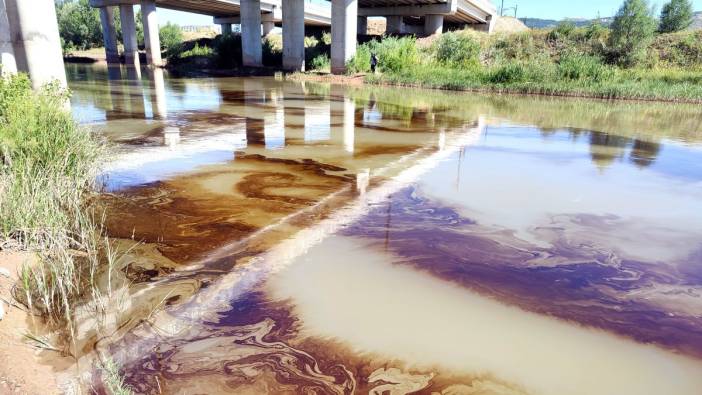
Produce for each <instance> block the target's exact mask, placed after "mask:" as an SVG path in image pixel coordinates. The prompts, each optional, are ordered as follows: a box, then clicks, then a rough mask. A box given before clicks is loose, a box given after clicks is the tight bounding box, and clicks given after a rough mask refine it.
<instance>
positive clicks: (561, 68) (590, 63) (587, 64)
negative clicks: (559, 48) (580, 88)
mask: <svg viewBox="0 0 702 395" xmlns="http://www.w3.org/2000/svg"><path fill="white" fill-rule="evenodd" d="M558 72H559V74H560V76H561V77H563V78H567V79H569V80H580V79H589V80H593V81H602V80H606V79H607V78H609V77H610V76H611V75H612V73H611V69H609V68H608V67H607V66H605V65H604V64H602V61H601V60H600V59H599V58H597V57H594V56H588V55H582V54H577V53H570V54H566V55H564V56H563V57H562V58H561V60H560V62H559V63H558Z"/></svg>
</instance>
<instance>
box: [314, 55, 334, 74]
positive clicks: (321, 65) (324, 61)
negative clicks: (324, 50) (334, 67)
mask: <svg viewBox="0 0 702 395" xmlns="http://www.w3.org/2000/svg"><path fill="white" fill-rule="evenodd" d="M309 65H310V70H319V71H328V70H329V69H330V68H331V61H330V59H329V55H327V54H321V55H317V56H315V57H314V58H313V59H312V61H311V62H309Z"/></svg>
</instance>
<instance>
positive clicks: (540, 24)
mask: <svg viewBox="0 0 702 395" xmlns="http://www.w3.org/2000/svg"><path fill="white" fill-rule="evenodd" d="M612 19H613V18H611V17H610V18H600V19H599V22H600V23H602V24H604V25H609V24H610V23H612ZM519 20H520V21H522V22H524V24H525V25H527V26H528V27H529V28H531V29H549V28H552V27H556V26H557V25H558V24H559V23H560V22H561V21H557V20H555V19H541V18H519ZM567 20H568V21H570V22H573V23H574V24H575V25H576V26H587V25H589V24H591V23H592V22H593V21H595V19H567ZM690 28H691V29H693V30H700V29H702V11H698V12H696V13H695V16H694V21H693V22H692V26H691V27H690Z"/></svg>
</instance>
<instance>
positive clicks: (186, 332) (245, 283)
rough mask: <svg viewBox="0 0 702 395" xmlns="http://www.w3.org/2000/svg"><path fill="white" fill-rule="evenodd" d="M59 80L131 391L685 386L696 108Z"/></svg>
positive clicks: (240, 81)
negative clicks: (105, 262) (88, 180)
mask: <svg viewBox="0 0 702 395" xmlns="http://www.w3.org/2000/svg"><path fill="white" fill-rule="evenodd" d="M67 73H68V76H69V86H70V87H71V89H72V90H73V96H72V99H71V101H72V111H73V113H74V115H75V117H76V118H77V119H78V120H79V121H80V122H81V123H82V124H84V125H85V126H86V127H89V128H91V129H92V130H94V132H95V133H100V134H101V135H103V136H105V138H106V139H107V140H108V141H110V142H111V144H112V145H113V147H114V151H115V154H114V156H113V157H112V158H110V161H109V163H108V164H107V165H106V168H105V173H104V174H103V175H102V176H101V179H100V180H101V182H102V183H103V186H104V193H102V196H101V198H100V200H101V201H102V204H104V207H105V208H106V222H105V226H106V229H107V232H108V234H109V235H110V237H111V239H112V240H114V245H115V249H116V251H117V253H116V254H117V256H118V259H117V262H118V263H117V265H118V267H117V268H116V271H115V274H110V275H109V276H107V279H106V280H105V287H106V289H108V290H109V293H110V294H111V296H110V297H111V298H112V299H111V300H112V302H111V303H110V305H109V307H107V308H105V309H104V310H105V311H106V314H107V315H108V316H109V317H110V318H109V319H108V320H107V323H106V324H101V325H100V327H99V328H98V327H97V326H96V325H95V323H94V321H91V320H90V319H87V318H86V320H85V322H84V323H83V324H82V326H81V327H80V331H79V333H80V336H81V338H82V340H81V341H82V343H81V344H83V347H82V350H83V351H84V352H85V355H88V354H90V353H91V352H93V351H94V350H96V349H97V350H100V352H101V353H102V355H110V356H112V358H114V359H115V360H116V361H117V362H118V363H119V364H120V365H121V366H122V373H123V374H124V376H125V379H126V382H127V383H128V384H129V385H130V386H131V387H132V388H133V389H134V390H135V392H137V393H148V394H159V393H164V394H165V393H168V394H226V393H237V394H247V393H251V394H261V393H291V394H292V393H319V394H322V393H324V394H327V393H328V394H351V393H370V394H378V395H380V394H392V395H395V394H410V393H425V394H446V395H449V394H473V395H507V394H509V395H515V394H520V395H521V394H533V395H564V394H573V395H577V394H583V395H585V394H598V395H627V394H632V395H645V394H651V395H654V394H655V395H659V394H664V393H665V394H675V395H688V394H689V395H699V394H700V388H702V374H700V372H702V111H700V109H699V106H695V105H686V104H675V105H673V104H666V103H641V102H607V101H593V100H579V99H565V98H545V97H521V96H500V95H481V94H475V93H453V92H442V91H431V90H418V89H406V88H392V87H382V86H347V87H344V86H337V85H329V84H320V83H311V82H295V81H283V80H280V79H276V78H273V77H252V78H200V79H187V78H175V77H171V76H169V75H168V73H166V72H164V71H161V70H153V71H149V70H144V71H142V72H141V76H137V75H136V73H134V71H133V70H132V71H131V72H129V73H128V72H127V70H124V69H123V70H112V71H109V72H108V70H107V69H106V68H101V67H98V66H83V65H68V66H67Z"/></svg>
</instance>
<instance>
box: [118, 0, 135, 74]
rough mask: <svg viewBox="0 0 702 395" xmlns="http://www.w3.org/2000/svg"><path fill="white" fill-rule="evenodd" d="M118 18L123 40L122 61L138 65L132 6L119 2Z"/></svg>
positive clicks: (130, 65)
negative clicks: (120, 23)
mask: <svg viewBox="0 0 702 395" xmlns="http://www.w3.org/2000/svg"><path fill="white" fill-rule="evenodd" d="M119 18H120V21H121V22H122V41H123V42H124V63H125V64H126V65H127V66H129V67H137V68H138V67H139V66H140V64H139V47H138V46H137V36H136V24H135V22H134V6H133V5H131V4H121V5H120V6H119Z"/></svg>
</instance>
